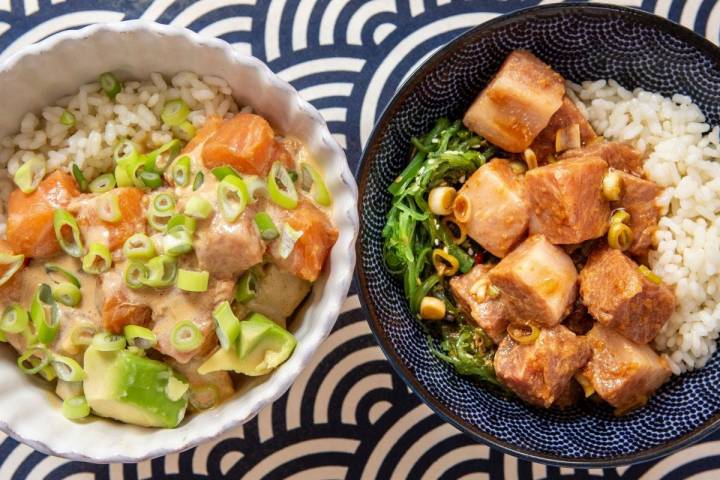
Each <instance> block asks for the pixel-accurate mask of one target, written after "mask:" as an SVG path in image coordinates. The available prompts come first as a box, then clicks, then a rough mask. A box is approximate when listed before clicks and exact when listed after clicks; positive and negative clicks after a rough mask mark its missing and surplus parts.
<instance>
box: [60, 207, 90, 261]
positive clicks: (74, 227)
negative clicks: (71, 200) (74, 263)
mask: <svg viewBox="0 0 720 480" xmlns="http://www.w3.org/2000/svg"><path fill="white" fill-rule="evenodd" d="M53 228H54V230H55V238H57V241H58V243H59V244H60V248H62V249H63V251H64V252H65V253H67V254H68V255H70V256H71V257H75V258H80V257H81V256H82V253H83V243H82V239H81V238H80V227H79V226H78V223H77V220H75V217H73V216H72V215H71V214H70V213H69V212H68V211H66V210H63V209H61V208H59V209H57V210H55V213H54V215H53ZM67 236H71V237H72V238H71V239H67Z"/></svg>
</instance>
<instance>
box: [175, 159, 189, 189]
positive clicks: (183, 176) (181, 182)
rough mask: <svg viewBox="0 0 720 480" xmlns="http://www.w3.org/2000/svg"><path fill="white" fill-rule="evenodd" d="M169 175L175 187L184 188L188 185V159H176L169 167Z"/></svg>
mask: <svg viewBox="0 0 720 480" xmlns="http://www.w3.org/2000/svg"><path fill="white" fill-rule="evenodd" d="M170 175H171V176H172V179H173V183H175V186H176V187H185V186H187V185H188V184H189V183H190V175H191V172H190V157H188V156H187V155H183V156H182V157H179V158H176V159H175V161H174V162H173V164H172V165H171V166H170Z"/></svg>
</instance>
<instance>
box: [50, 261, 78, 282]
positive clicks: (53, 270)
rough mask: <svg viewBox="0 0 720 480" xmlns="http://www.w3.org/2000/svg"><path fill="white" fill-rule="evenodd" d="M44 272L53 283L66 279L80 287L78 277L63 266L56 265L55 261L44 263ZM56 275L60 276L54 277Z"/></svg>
mask: <svg viewBox="0 0 720 480" xmlns="http://www.w3.org/2000/svg"><path fill="white" fill-rule="evenodd" d="M45 273H46V274H47V275H48V276H49V277H50V278H51V279H52V281H53V282H55V283H61V282H63V281H68V282H70V283H72V284H73V285H75V286H76V287H78V288H80V287H82V285H81V284H80V280H78V278H77V277H76V276H75V275H73V274H72V273H70V272H68V271H67V270H65V269H64V268H63V267H61V266H60V265H58V264H57V263H46V264H45ZM56 275H58V276H60V277H61V279H58V278H56Z"/></svg>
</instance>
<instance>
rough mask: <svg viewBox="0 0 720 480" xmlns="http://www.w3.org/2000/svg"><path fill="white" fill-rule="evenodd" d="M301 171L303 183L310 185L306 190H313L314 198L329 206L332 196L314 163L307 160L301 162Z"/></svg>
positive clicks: (324, 205) (319, 202)
mask: <svg viewBox="0 0 720 480" xmlns="http://www.w3.org/2000/svg"><path fill="white" fill-rule="evenodd" d="M300 172H301V173H302V184H303V185H307V186H308V187H307V189H306V191H308V192H312V195H313V198H314V199H315V201H316V202H317V203H318V204H320V205H322V206H323V207H329V206H330V204H331V203H332V197H331V196H330V191H329V190H328V188H327V185H325V181H324V180H323V178H322V175H320V173H319V172H318V171H317V170H316V169H315V168H314V167H313V166H312V165H310V164H309V163H305V162H303V163H301V164H300Z"/></svg>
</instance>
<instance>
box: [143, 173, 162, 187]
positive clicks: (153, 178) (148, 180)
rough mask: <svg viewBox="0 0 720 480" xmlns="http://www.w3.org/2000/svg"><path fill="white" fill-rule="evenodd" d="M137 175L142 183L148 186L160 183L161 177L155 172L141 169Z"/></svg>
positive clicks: (156, 185)
mask: <svg viewBox="0 0 720 480" xmlns="http://www.w3.org/2000/svg"><path fill="white" fill-rule="evenodd" d="M139 177H140V180H142V182H143V184H144V185H145V186H146V187H148V188H158V187H159V186H160V185H162V178H161V177H160V174H159V173H157V172H149V171H147V170H143V171H142V172H140V174H139Z"/></svg>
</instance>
